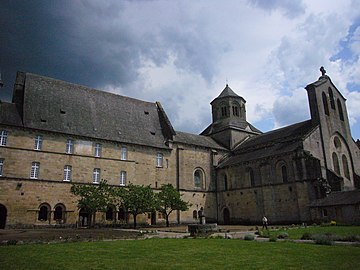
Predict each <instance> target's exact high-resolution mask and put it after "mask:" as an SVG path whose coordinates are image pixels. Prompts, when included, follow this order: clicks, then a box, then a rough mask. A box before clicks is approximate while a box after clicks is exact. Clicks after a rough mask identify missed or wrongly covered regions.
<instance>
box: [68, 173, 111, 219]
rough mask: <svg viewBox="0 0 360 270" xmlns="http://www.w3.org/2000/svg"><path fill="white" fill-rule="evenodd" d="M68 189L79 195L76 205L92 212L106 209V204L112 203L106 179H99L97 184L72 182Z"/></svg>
mask: <svg viewBox="0 0 360 270" xmlns="http://www.w3.org/2000/svg"><path fill="white" fill-rule="evenodd" d="M70 191H71V193H73V194H74V195H76V196H79V197H80V198H79V201H78V207H79V208H85V209H86V210H87V211H89V212H90V213H92V214H93V213H95V212H97V211H106V208H107V206H108V205H110V204H112V203H113V200H112V199H113V197H112V196H111V192H112V191H111V187H110V186H109V185H108V184H107V182H106V180H101V181H100V183H99V184H97V185H94V184H92V185H79V184H78V185H75V184H73V185H72V186H71V189H70Z"/></svg>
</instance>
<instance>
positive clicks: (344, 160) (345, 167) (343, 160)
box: [342, 155, 350, 179]
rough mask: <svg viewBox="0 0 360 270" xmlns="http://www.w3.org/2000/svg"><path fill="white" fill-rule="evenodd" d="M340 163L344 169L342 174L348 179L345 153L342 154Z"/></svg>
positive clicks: (348, 172)
mask: <svg viewBox="0 0 360 270" xmlns="http://www.w3.org/2000/svg"><path fill="white" fill-rule="evenodd" d="M342 164H343V169H344V175H345V177H346V178H347V179H350V171H349V164H348V161H347V158H346V156H345V155H343V156H342Z"/></svg>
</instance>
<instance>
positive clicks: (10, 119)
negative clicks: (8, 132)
mask: <svg viewBox="0 0 360 270" xmlns="http://www.w3.org/2000/svg"><path fill="white" fill-rule="evenodd" d="M0 123H2V124H4V125H11V126H22V122H21V117H20V114H19V113H18V111H17V109H16V105H15V104H13V103H7V102H0Z"/></svg>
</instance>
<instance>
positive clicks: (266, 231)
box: [259, 230, 270, 238]
mask: <svg viewBox="0 0 360 270" xmlns="http://www.w3.org/2000/svg"><path fill="white" fill-rule="evenodd" d="M259 236H261V237H264V238H269V237H270V232H269V231H268V230H262V231H259Z"/></svg>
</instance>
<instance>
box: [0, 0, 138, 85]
mask: <svg viewBox="0 0 360 270" xmlns="http://www.w3.org/2000/svg"><path fill="white" fill-rule="evenodd" d="M74 3H76V4H74ZM84 3H86V2H84ZM120 9H121V6H120V5H118V6H111V7H109V8H107V9H95V8H94V7H92V6H91V5H89V4H83V3H82V2H72V1H5V2H4V1H3V2H2V4H1V8H0V19H1V25H2V27H1V30H0V36H1V40H0V41H1V51H0V54H1V58H0V60H1V62H0V65H1V67H0V68H1V69H2V74H3V80H4V81H5V83H6V84H7V89H6V90H8V91H10V90H9V88H10V89H11V88H12V85H11V84H10V85H9V81H10V80H13V78H14V77H15V72H16V71H17V70H22V71H27V72H34V73H38V74H42V75H45V76H50V77H55V78H59V79H62V80H67V81H71V82H74V83H80V84H85V85H89V86H92V87H98V86H101V85H102V84H103V82H105V81H106V82H108V83H113V84H125V83H126V82H127V81H131V80H132V79H133V78H134V77H135V76H136V68H137V66H138V63H139V60H138V56H139V53H138V52H137V50H138V49H137V48H136V46H135V41H134V40H132V38H131V35H130V33H128V31H127V30H126V29H125V28H124V27H119V26H117V27H116V28H115V29H112V28H107V27H104V25H103V24H102V23H101V22H99V21H98V20H99V17H101V18H103V19H104V18H109V17H110V18H111V16H114V15H116V14H114V12H115V11H119V10H120ZM104 14H106V16H107V17H106V16H105V15H104ZM114 44H116V46H114ZM114 48H116V50H115V51H114Z"/></svg>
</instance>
